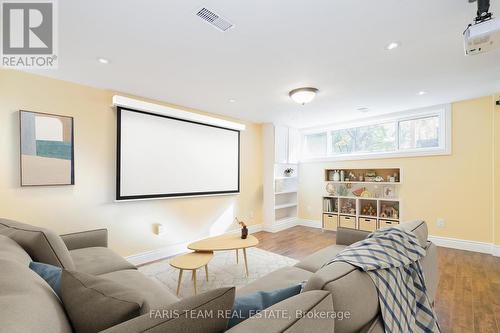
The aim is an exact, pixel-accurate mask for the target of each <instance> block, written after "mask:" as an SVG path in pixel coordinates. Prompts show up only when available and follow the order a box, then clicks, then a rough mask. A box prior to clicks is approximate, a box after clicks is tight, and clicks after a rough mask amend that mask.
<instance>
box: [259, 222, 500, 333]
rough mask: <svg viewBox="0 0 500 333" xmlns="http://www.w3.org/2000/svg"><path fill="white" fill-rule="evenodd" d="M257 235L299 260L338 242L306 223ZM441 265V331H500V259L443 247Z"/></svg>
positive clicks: (438, 302)
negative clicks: (306, 225) (305, 224)
mask: <svg viewBox="0 0 500 333" xmlns="http://www.w3.org/2000/svg"><path fill="white" fill-rule="evenodd" d="M253 235H254V236H255V237H257V238H258V239H259V241H260V243H259V245H258V247H259V248H261V249H263V250H267V251H270V252H274V253H278V254H281V255H284V256H288V257H291V258H294V259H298V260H300V259H302V258H304V257H306V256H308V255H310V254H312V253H314V252H316V251H318V250H320V249H322V248H324V247H326V246H328V245H331V244H335V233H334V232H329V231H322V230H320V229H316V228H309V227H303V226H296V227H293V228H290V229H286V230H283V231H280V232H277V233H269V232H265V231H261V232H258V233H255V234H253ZM438 265H439V285H438V292H437V296H436V304H435V309H436V314H437V316H438V321H439V324H440V326H441V331H442V332H443V333H446V332H466V333H476V332H481V333H490V332H492V333H494V332H500V258H498V257H493V256H491V255H488V254H481V253H475V252H468V251H460V250H453V249H448V248H442V247H440V248H439V250H438Z"/></svg>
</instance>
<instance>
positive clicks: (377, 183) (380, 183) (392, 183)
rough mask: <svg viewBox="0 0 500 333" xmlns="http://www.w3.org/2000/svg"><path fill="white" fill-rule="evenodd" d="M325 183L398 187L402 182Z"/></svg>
mask: <svg viewBox="0 0 500 333" xmlns="http://www.w3.org/2000/svg"><path fill="white" fill-rule="evenodd" d="M325 182H327V183H333V184H370V185H399V184H401V183H402V182H356V181H353V182H351V181H348V182H345V181H344V182H342V181H333V180H325Z"/></svg>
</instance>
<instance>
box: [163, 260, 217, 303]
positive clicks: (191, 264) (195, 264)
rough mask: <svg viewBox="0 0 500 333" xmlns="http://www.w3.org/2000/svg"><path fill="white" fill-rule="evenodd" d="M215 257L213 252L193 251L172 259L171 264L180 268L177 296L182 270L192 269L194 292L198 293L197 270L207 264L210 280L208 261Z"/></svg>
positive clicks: (206, 271) (206, 272)
mask: <svg viewBox="0 0 500 333" xmlns="http://www.w3.org/2000/svg"><path fill="white" fill-rule="evenodd" d="M213 257H214V253H213V252H191V253H186V254H183V255H180V256H178V257H175V258H174V259H172V260H170V262H169V264H170V266H172V267H175V268H178V269H179V281H178V282H177V296H179V289H180V288H181V280H182V272H183V271H184V270H189V271H192V274H193V285H194V294H195V295H196V270H197V269H198V268H200V267H203V266H205V274H206V276H207V277H206V278H207V281H208V262H209V261H210V260H212V258H213Z"/></svg>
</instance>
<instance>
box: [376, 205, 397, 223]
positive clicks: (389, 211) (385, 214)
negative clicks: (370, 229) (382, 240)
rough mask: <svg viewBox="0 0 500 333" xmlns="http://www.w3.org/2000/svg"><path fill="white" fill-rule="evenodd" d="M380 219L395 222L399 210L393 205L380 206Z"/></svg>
mask: <svg viewBox="0 0 500 333" xmlns="http://www.w3.org/2000/svg"><path fill="white" fill-rule="evenodd" d="M380 217H382V218H390V219H395V220H397V219H398V218H399V210H398V209H397V208H396V207H394V205H386V204H382V206H381V209H380Z"/></svg>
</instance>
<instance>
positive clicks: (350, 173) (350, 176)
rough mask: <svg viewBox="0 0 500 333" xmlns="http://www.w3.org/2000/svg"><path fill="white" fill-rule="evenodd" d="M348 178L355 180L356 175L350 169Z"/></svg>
mask: <svg viewBox="0 0 500 333" xmlns="http://www.w3.org/2000/svg"><path fill="white" fill-rule="evenodd" d="M349 179H350V180H351V181H353V180H356V176H355V175H354V173H353V172H352V171H349Z"/></svg>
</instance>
